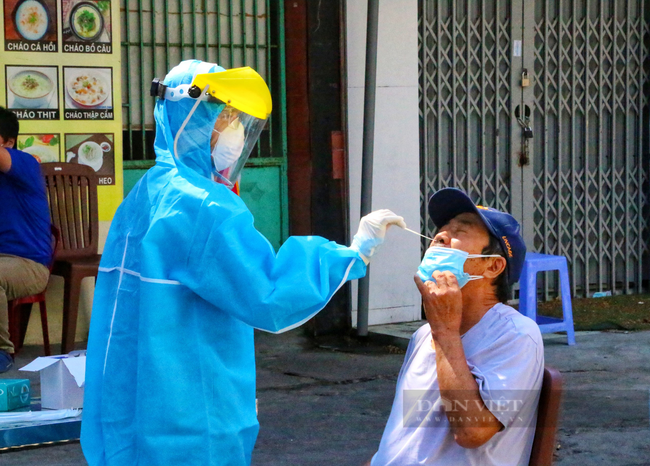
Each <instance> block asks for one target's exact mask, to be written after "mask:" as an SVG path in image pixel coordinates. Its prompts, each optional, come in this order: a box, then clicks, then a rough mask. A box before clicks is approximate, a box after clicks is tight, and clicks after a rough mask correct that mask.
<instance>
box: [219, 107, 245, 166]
mask: <svg viewBox="0 0 650 466" xmlns="http://www.w3.org/2000/svg"><path fill="white" fill-rule="evenodd" d="M213 131H214V132H215V133H218V134H219V139H217V143H216V144H215V145H214V149H212V161H213V163H214V167H215V168H216V170H217V171H218V172H221V171H223V170H225V169H227V168H230V167H232V166H233V165H234V164H235V163H236V162H237V160H238V159H239V157H240V156H241V153H242V151H243V150H244V142H245V140H246V137H245V133H244V125H242V124H241V122H240V121H239V118H235V119H234V120H233V121H232V122H231V123H230V124H229V125H228V126H226V127H225V128H224V129H223V131H221V132H219V131H217V130H216V129H213Z"/></svg>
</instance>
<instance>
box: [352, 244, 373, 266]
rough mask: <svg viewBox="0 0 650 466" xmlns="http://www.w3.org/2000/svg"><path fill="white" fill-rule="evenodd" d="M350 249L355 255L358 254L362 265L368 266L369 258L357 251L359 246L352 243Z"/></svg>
mask: <svg viewBox="0 0 650 466" xmlns="http://www.w3.org/2000/svg"><path fill="white" fill-rule="evenodd" d="M350 249H352V250H353V251H355V252H356V253H357V254H359V257H360V258H361V260H362V261H363V263H364V264H366V265H368V264H369V263H370V258H369V257H368V256H366V255H364V254H362V253H361V251H360V250H359V245H357V244H356V242H354V241H353V242H352V245H351V246H350Z"/></svg>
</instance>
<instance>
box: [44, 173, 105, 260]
mask: <svg viewBox="0 0 650 466" xmlns="http://www.w3.org/2000/svg"><path fill="white" fill-rule="evenodd" d="M41 171H42V173H43V177H44V178H45V186H46V192H47V198H48V203H49V206H50V216H51V218H52V224H53V225H54V227H56V228H57V229H58V230H59V233H60V238H59V247H58V249H57V251H56V259H57V260H67V259H75V258H81V257H90V256H94V255H96V254H97V247H98V235H99V219H98V213H97V176H96V175H95V171H94V170H93V169H92V168H90V167H88V166H86V165H79V164H74V163H60V162H53V163H43V164H41Z"/></svg>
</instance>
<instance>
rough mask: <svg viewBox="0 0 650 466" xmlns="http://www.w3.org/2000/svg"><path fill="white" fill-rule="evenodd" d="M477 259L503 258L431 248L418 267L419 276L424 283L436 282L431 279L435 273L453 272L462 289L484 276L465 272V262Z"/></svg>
mask: <svg viewBox="0 0 650 466" xmlns="http://www.w3.org/2000/svg"><path fill="white" fill-rule="evenodd" d="M477 257H501V256H499V255H497V254H491V255H483V254H469V253H467V252H465V251H461V250H460V249H453V248H443V247H439V246H434V247H430V248H429V249H427V252H426V253H425V254H424V258H423V259H422V263H421V264H420V267H418V276H419V277H420V278H421V279H422V281H423V282H426V281H428V280H431V281H435V280H433V278H431V274H433V272H436V271H438V272H451V273H453V274H454V275H455V276H456V279H457V280H458V286H460V287H461V288H462V287H464V286H465V285H467V282H469V281H470V280H479V279H481V278H483V275H470V274H468V273H466V272H465V270H464V268H465V261H466V260H467V259H474V258H477Z"/></svg>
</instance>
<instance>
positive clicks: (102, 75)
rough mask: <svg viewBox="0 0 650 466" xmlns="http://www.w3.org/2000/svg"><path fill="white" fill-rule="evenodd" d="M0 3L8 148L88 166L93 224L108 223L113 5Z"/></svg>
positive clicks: (114, 114)
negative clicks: (95, 198) (14, 131)
mask: <svg viewBox="0 0 650 466" xmlns="http://www.w3.org/2000/svg"><path fill="white" fill-rule="evenodd" d="M2 1H3V8H2V14H3V21H4V28H0V31H1V33H2V34H4V37H3V39H4V44H5V46H4V50H2V49H0V59H1V61H2V64H3V65H4V66H1V67H0V73H4V76H2V78H3V79H4V86H0V105H2V106H4V107H6V108H8V109H10V110H12V111H13V112H14V113H15V114H16V115H17V116H18V120H19V122H20V134H19V136H18V139H17V141H16V148H17V149H19V150H22V151H24V152H27V153H28V154H31V155H32V156H33V157H34V158H35V159H36V160H38V161H39V162H41V163H47V162H62V163H80V164H83V165H87V166H89V167H91V168H92V169H93V170H94V171H95V173H96V175H97V184H98V195H99V219H100V221H108V220H111V219H112V217H113V215H114V213H115V210H116V209H117V206H118V205H119V204H120V202H121V200H122V189H123V177H122V114H121V112H122V105H121V103H120V99H119V96H121V95H122V93H121V79H120V76H121V73H122V70H121V66H120V62H121V53H120V31H119V24H120V23H119V18H120V12H119V6H120V3H119V2H117V1H115V0H2ZM114 25H117V26H118V27H116V28H114V27H113V26H114ZM59 42H60V43H59ZM115 96H118V97H117V100H116V97H115Z"/></svg>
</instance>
